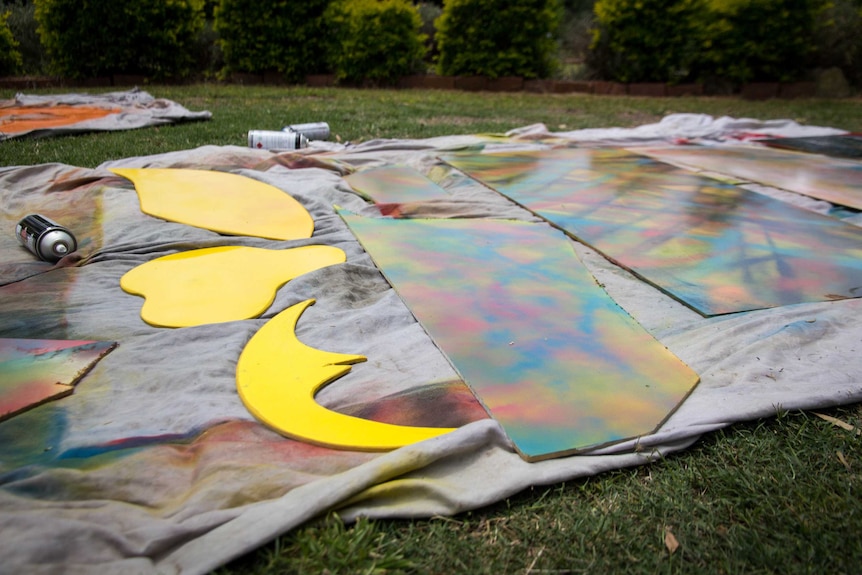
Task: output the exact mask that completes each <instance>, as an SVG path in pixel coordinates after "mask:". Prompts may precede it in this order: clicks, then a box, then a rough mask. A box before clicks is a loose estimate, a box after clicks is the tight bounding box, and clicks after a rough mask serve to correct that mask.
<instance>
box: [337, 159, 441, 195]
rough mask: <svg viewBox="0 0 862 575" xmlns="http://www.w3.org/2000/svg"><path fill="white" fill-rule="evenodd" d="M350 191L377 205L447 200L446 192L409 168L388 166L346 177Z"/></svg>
mask: <svg viewBox="0 0 862 575" xmlns="http://www.w3.org/2000/svg"><path fill="white" fill-rule="evenodd" d="M344 179H345V181H347V183H348V184H350V187H351V188H353V189H354V190H355V191H357V192H359V193H360V194H361V195H362V196H364V197H365V198H367V199H370V200H372V201H373V202H374V203H376V204H403V203H408V202H422V201H427V200H433V199H437V198H445V197H447V196H448V194H447V193H446V190H444V189H443V188H441V187H440V186H438V185H437V184H436V183H434V182H433V181H431V180H430V179H428V178H427V177H425V176H424V175H422V174H421V173H419V172H417V171H416V170H414V169H413V168H408V167H407V166H385V167H382V168H375V169H372V170H365V171H362V172H356V173H353V174H350V175H349V176H345V177H344Z"/></svg>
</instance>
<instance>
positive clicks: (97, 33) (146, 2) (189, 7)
mask: <svg viewBox="0 0 862 575" xmlns="http://www.w3.org/2000/svg"><path fill="white" fill-rule="evenodd" d="M34 3H35V6H36V20H37V22H38V23H39V35H40V38H41V41H42V45H43V46H44V48H45V50H46V52H47V54H48V57H49V58H50V61H51V67H52V71H54V72H55V73H57V74H59V75H61V76H64V77H67V78H73V79H81V78H93V77H99V76H105V75H112V74H142V75H145V76H148V77H151V78H154V79H164V78H172V77H183V76H187V75H188V74H190V72H191V71H192V70H193V68H194V64H195V58H196V45H195V41H196V38H197V34H198V32H199V31H200V30H201V28H202V27H203V23H204V21H203V0H136V1H134V2H116V1H114V0H84V1H81V0H34Z"/></svg>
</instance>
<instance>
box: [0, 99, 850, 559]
mask: <svg viewBox="0 0 862 575" xmlns="http://www.w3.org/2000/svg"><path fill="white" fill-rule="evenodd" d="M115 89H121V88H115ZM146 89H147V91H149V92H150V93H151V94H152V95H153V96H156V97H164V98H169V99H172V100H175V101H177V102H179V103H181V104H183V105H184V106H186V107H187V108H189V109H190V110H194V111H197V110H204V109H205V110H209V111H211V112H212V113H213V119H212V120H211V121H207V122H193V123H188V124H181V125H175V126H167V127H160V128H146V129H141V130H136V131H130V132H112V133H100V134H87V135H81V136H67V137H59V138H50V139H39V140H26V139H23V140H11V141H7V142H3V143H0V165H2V166H10V165H26V164H37V163H47V162H63V163H67V164H73V165H78V166H85V167H93V166H96V165H98V164H100V163H102V162H104V161H107V160H110V159H118V158H125V157H130V156H141V155H150V154H158V153H163V152H169V151H174V150H183V149H188V148H193V147H197V146H202V145H227V144H231V145H240V146H243V145H245V140H246V133H247V131H248V130H250V129H275V130H277V129H280V128H281V127H282V126H284V125H285V124H290V123H301V122H312V121H326V122H329V124H330V126H331V128H332V132H333V137H334V138H336V137H337V138H338V139H340V140H341V141H352V142H359V141H366V140H370V139H374V138H424V137H430V136H438V135H451V134H468V133H478V132H503V131H506V130H508V129H511V128H516V127H520V126H524V125H527V124H532V123H536V122H543V123H545V124H546V125H547V126H548V127H549V128H550V129H551V130H573V129H579V128H597V127H612V126H620V127H631V126H636V125H640V124H644V123H651V122H656V121H658V120H660V119H661V118H662V117H663V116H665V115H667V114H670V113H677V112H696V113H704V114H710V115H713V116H723V115H727V116H733V117H737V118H739V117H749V118H756V119H761V120H769V119H793V120H796V121H798V122H800V123H803V124H809V125H819V126H831V127H836V128H843V129H845V130H850V131H856V132H862V101H860V100H859V99H855V100H836V101H827V100H780V101H779V100H774V101H766V102H753V101H743V100H739V99H735V98H674V99H669V98H668V99H658V98H628V97H596V96H586V95H540V94H528V93H513V94H505V93H501V94H491V93H466V92H442V91H386V90H340V89H330V88H326V89H311V88H300V87H296V88H284V87H281V88H280V87H268V86H267V87H240V86H221V85H195V86H182V87H161V86H151V87H147V88H146ZM59 91H60V90H38V91H37V90H34V91H32V93H51V92H54V93H57V92H59ZM65 91H71V90H65ZM102 91H105V90H102ZM13 95H14V94H13V92H12V91H9V90H6V91H2V90H0V98H9V97H12V96H13ZM859 375H860V378H862V374H859ZM822 413H825V414H827V415H828V416H831V417H833V418H837V420H838V423H843V424H844V426H843V427H842V426H841V425H838V424H836V422H835V421H834V420H833V421H827V420H826V419H823V418H821V417H819V416H818V415H816V414H814V413H810V412H805V413H800V412H790V413H788V412H783V411H781V410H780V409H778V408H777V409H776V417H774V418H771V419H767V420H763V421H755V422H750V423H746V424H738V425H733V426H730V427H728V428H725V429H724V430H722V431H719V432H716V433H712V434H710V435H707V436H704V437H703V438H702V439H701V440H700V441H699V442H698V443H697V444H695V446H693V447H692V448H690V449H688V450H686V451H684V452H682V453H679V454H676V455H673V456H671V457H668V458H666V459H665V460H663V461H660V462H658V463H654V464H651V465H648V466H642V467H638V468H634V469H626V470H620V471H616V472H611V473H605V474H602V475H599V476H596V477H591V478H589V479H584V480H578V481H572V482H568V483H565V484H560V485H554V486H550V487H535V488H533V489H529V490H527V491H525V492H523V493H521V494H519V495H518V496H516V497H513V498H511V499H508V500H506V501H501V502H499V503H498V504H496V505H494V506H491V507H489V508H485V509H480V510H476V511H473V512H469V513H464V514H461V515H458V516H456V517H445V518H444V517H434V518H429V519H423V520H413V521H399V520H391V521H365V520H361V521H359V522H358V523H356V524H354V525H351V526H344V525H343V524H342V523H341V522H340V521H338V519H337V518H335V517H334V516H330V517H324V518H320V519H318V520H317V521H315V522H312V523H311V524H308V525H306V526H304V527H302V528H300V529H297V530H295V531H293V532H291V533H288V534H286V535H285V536H283V537H281V538H279V539H278V540H277V541H275V542H273V543H270V544H268V545H265V546H264V547H262V548H261V549H259V550H258V551H257V552H255V553H252V554H250V555H248V556H246V557H243V558H241V559H239V560H237V561H234V562H233V563H231V564H230V565H228V566H226V567H224V568H222V569H220V570H219V572H220V573H222V574H231V575H232V574H240V573H266V574H275V573H323V572H332V573H429V574H431V573H434V574H436V573H525V574H527V573H656V572H661V573H829V574H839V573H847V574H853V573H860V572H862V497H860V494H862V493H860V490H861V489H862V434H860V429H862V405H858V404H856V405H848V406H844V407H840V408H835V409H829V410H824V411H823V412H822ZM851 426H852V429H848V428H849V427H851Z"/></svg>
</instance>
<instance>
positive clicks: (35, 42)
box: [0, 0, 48, 75]
mask: <svg viewBox="0 0 862 575" xmlns="http://www.w3.org/2000/svg"><path fill="white" fill-rule="evenodd" d="M6 11H8V12H9V15H8V20H7V21H6V24H8V26H9V29H10V30H12V36H14V37H15V41H16V42H18V47H17V50H18V51H19V52H20V53H21V61H22V65H21V68H20V70H19V71H20V72H21V73H24V74H34V75H35V74H44V73H45V72H46V71H47V68H48V57H47V56H46V55H45V50H44V49H43V48H42V43H41V42H40V41H39V33H38V32H37V31H36V28H37V25H36V15H35V12H36V9H35V7H34V6H33V2H32V0H0V13H3V12H6ZM0 58H2V56H0Z"/></svg>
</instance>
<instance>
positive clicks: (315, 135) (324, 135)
mask: <svg viewBox="0 0 862 575" xmlns="http://www.w3.org/2000/svg"><path fill="white" fill-rule="evenodd" d="M281 131H282V132H298V133H300V134H302V135H304V136H305V137H306V138H308V139H309V140H328V139H329V124H327V123H326V122H310V123H308V124H293V125H291V126H285V127H284V128H282V129H281Z"/></svg>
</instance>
